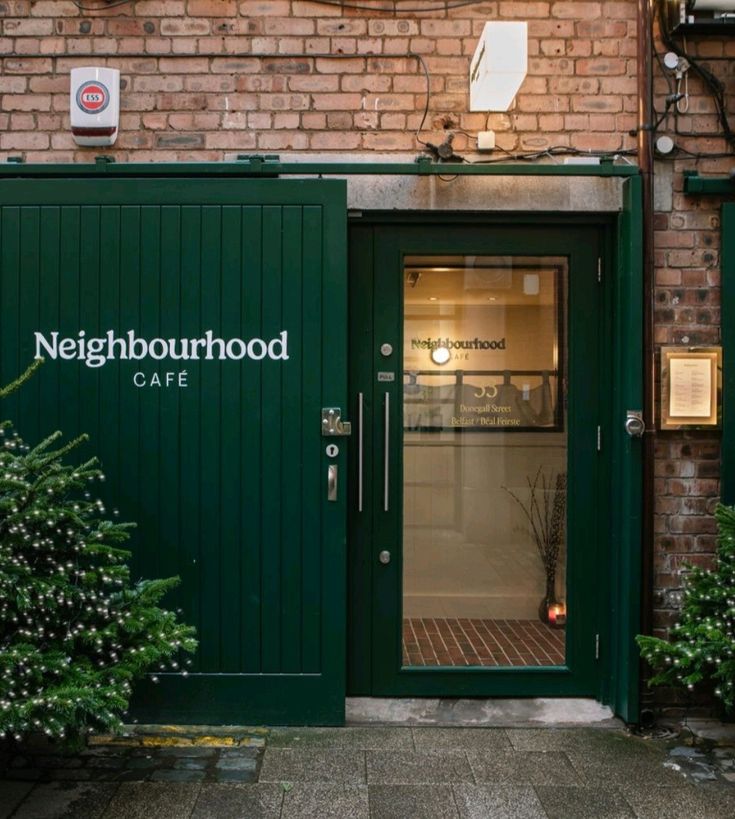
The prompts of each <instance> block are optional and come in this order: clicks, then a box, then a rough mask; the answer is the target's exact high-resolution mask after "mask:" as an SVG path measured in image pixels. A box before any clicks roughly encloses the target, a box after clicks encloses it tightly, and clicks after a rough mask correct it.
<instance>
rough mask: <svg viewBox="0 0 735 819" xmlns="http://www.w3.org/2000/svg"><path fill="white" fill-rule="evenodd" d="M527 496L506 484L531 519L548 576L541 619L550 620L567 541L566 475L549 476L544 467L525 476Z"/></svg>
mask: <svg viewBox="0 0 735 819" xmlns="http://www.w3.org/2000/svg"><path fill="white" fill-rule="evenodd" d="M526 483H527V485H528V500H527V501H525V502H524V501H523V500H521V499H520V498H519V497H518V495H517V494H516V493H515V492H513V491H512V490H511V489H508V487H507V486H504V487H503V489H505V491H506V492H507V493H508V494H509V495H510V496H511V498H513V500H514V501H515V502H516V503H517V504H518V506H519V507H520V508H521V510H522V511H523V515H524V517H525V518H526V520H527V521H528V525H529V527H530V530H531V535H532V537H533V539H534V542H535V544H536V549H537V550H538V553H539V557H540V558H541V563H542V564H543V567H544V574H545V576H546V591H545V594H544V597H543V599H542V600H541V604H540V606H539V617H540V619H541V621H542V622H544V623H548V622H549V609H550V607H551V606H553V605H554V604H555V603H556V602H557V599H556V572H557V568H558V565H559V554H560V551H561V547H562V543H563V542H564V531H565V522H566V501H567V475H566V472H558V473H557V474H556V476H555V477H554V476H548V477H547V476H546V474H544V472H543V471H542V469H541V467H539V468H538V469H537V470H536V474H535V476H534V477H533V479H531V478H530V477H526Z"/></svg>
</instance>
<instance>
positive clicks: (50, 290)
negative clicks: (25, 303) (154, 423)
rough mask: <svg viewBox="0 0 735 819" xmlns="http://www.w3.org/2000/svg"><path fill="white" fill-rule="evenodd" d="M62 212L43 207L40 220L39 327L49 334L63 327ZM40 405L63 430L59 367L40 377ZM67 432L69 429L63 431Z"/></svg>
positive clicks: (54, 426) (54, 425) (49, 420)
mask: <svg viewBox="0 0 735 819" xmlns="http://www.w3.org/2000/svg"><path fill="white" fill-rule="evenodd" d="M60 230H61V212H60V209H59V208H58V207H46V208H41V223H40V248H39V249H40V253H41V260H40V280H41V290H40V293H39V297H40V301H39V305H38V326H37V327H36V328H35V329H36V330H40V331H43V332H45V333H48V332H50V331H52V330H58V329H59V298H60V293H59V241H60ZM33 355H35V350H32V351H31V356H33ZM38 381H39V389H40V396H39V400H40V406H41V407H43V408H44V410H43V412H44V424H45V425H46V426H47V427H48V428H49V429H60V428H61V427H60V418H59V415H60V407H59V368H58V367H46V368H45V372H43V378H39V379H38ZM62 431H64V432H65V430H62Z"/></svg>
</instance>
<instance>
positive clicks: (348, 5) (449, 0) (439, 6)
mask: <svg viewBox="0 0 735 819" xmlns="http://www.w3.org/2000/svg"><path fill="white" fill-rule="evenodd" d="M72 2H73V3H74V5H75V6H76V7H77V8H78V9H81V10H82V11H106V10H107V9H114V8H117V7H118V6H124V5H125V4H126V3H132V2H134V0H100V2H101V3H104V5H99V6H97V5H94V6H90V5H87V4H85V3H81V2H80V0H72ZM312 2H314V3H319V4H321V5H323V6H334V7H336V8H342V9H350V10H358V11H373V12H378V13H382V14H408V13H411V14H431V13H432V12H435V11H451V10H452V9H461V8H465V7H467V6H478V5H480V3H482V2H485V0H426V2H427V3H431V4H432V5H430V6H402V5H399V4H400V3H401V0H393V6H392V8H389V9H386V8H381V7H380V6H371V5H368V4H367V3H365V2H363V3H359V2H349V1H348V0H312ZM407 2H411V0H407ZM413 2H416V0H413Z"/></svg>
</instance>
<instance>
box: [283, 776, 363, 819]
mask: <svg viewBox="0 0 735 819" xmlns="http://www.w3.org/2000/svg"><path fill="white" fill-rule="evenodd" d="M369 816H370V809H369V805H368V789H367V787H366V786H365V785H302V784H299V785H294V786H293V788H289V789H288V790H287V791H286V793H285V794H284V797H283V809H282V811H281V819H315V817H318V818H319V819H369Z"/></svg>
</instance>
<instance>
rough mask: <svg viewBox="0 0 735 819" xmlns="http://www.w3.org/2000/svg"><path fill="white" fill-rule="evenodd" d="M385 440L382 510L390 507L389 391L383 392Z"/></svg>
mask: <svg viewBox="0 0 735 819" xmlns="http://www.w3.org/2000/svg"><path fill="white" fill-rule="evenodd" d="M384 407H385V440H384V441H383V459H384V466H383V511H384V512H387V511H388V510H389V509H390V498H389V495H390V393H386V394H385V404H384Z"/></svg>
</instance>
